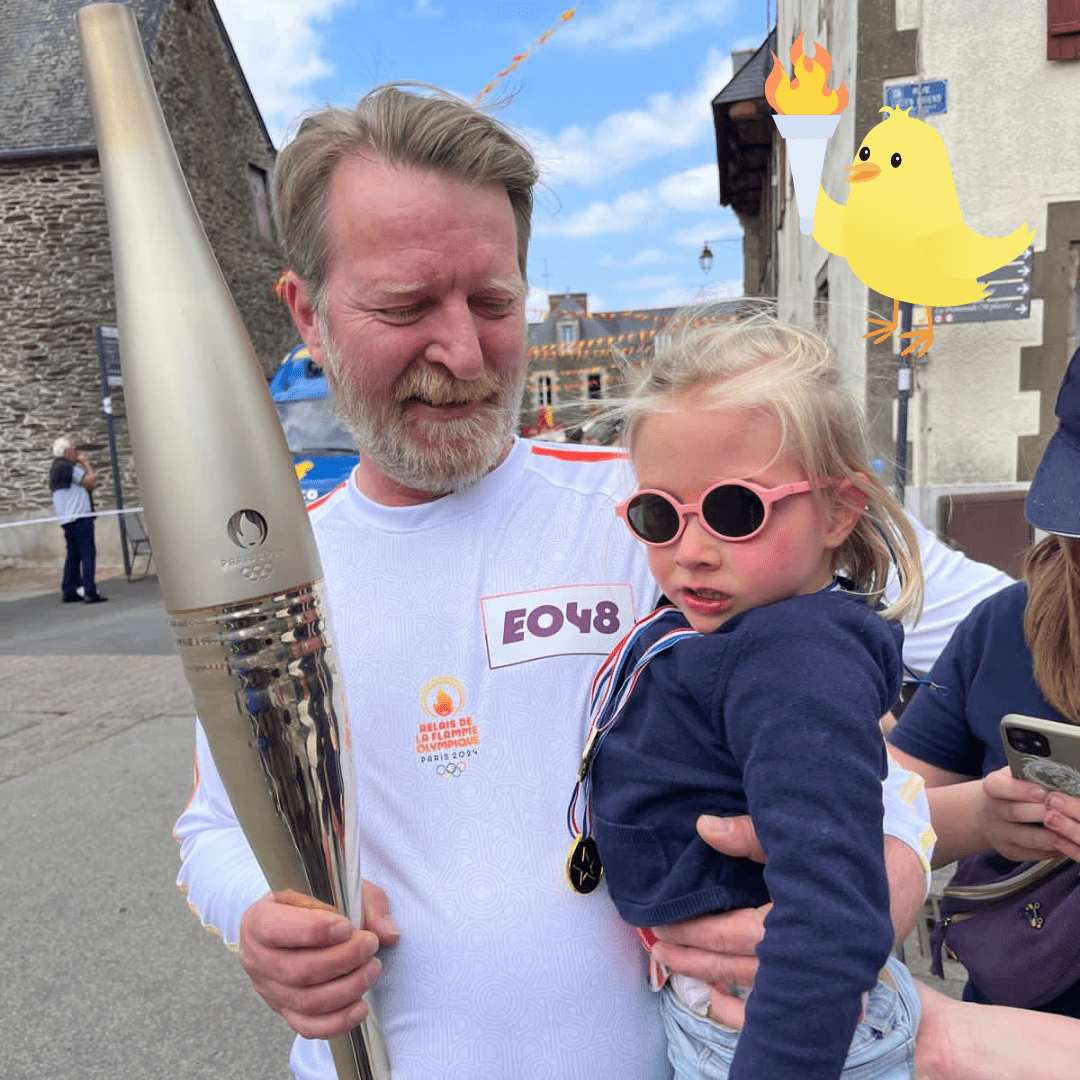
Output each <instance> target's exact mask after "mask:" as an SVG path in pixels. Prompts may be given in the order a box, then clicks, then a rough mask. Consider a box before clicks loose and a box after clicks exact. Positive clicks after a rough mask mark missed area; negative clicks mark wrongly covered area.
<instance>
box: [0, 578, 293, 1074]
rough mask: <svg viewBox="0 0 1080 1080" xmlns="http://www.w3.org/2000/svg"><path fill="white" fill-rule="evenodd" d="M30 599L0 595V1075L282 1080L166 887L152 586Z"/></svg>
mask: <svg viewBox="0 0 1080 1080" xmlns="http://www.w3.org/2000/svg"><path fill="white" fill-rule="evenodd" d="M57 576H58V575H57ZM48 589H49V591H47V592H46V591H42V592H40V593H38V594H37V595H29V596H27V595H21V594H19V595H17V597H16V598H15V599H5V598H4V596H5V594H4V593H3V592H0V821H2V822H3V849H2V865H3V867H4V874H3V875H2V876H0V912H3V915H2V916H0V940H2V941H3V957H4V962H3V975H4V978H3V979H0V1015H2V1016H3V1017H4V1024H3V1029H4V1037H3V1039H0V1076H2V1077H3V1078H4V1080H74V1078H78V1080H127V1078H132V1080H135V1078H138V1080H251V1078H265V1080H286V1078H287V1077H290V1076H291V1075H292V1074H291V1073H290V1071H289V1069H288V1067H287V1064H286V1063H287V1060H288V1051H289V1046H290V1044H291V1041H292V1033H291V1032H290V1031H289V1029H288V1027H287V1026H286V1025H285V1023H284V1021H282V1020H281V1019H280V1018H279V1017H277V1016H275V1015H274V1014H273V1013H272V1012H270V1010H269V1009H268V1008H267V1007H266V1006H265V1005H264V1004H263V1003H262V1001H260V1000H259V998H258V997H257V995H256V994H255V993H254V991H253V990H252V988H251V985H250V983H249V982H248V980H247V977H246V976H245V975H244V974H243V972H242V971H241V970H240V966H239V964H238V963H237V961H236V957H235V955H234V954H233V953H231V952H230V951H229V950H228V949H227V948H225V946H224V945H223V944H222V942H221V940H220V939H219V938H218V937H216V936H214V935H213V934H211V933H208V932H207V931H206V930H204V929H203V928H202V927H201V925H200V922H199V920H198V918H197V917H195V916H194V915H193V914H192V913H191V911H190V910H189V909H188V907H187V905H186V903H185V900H184V897H183V896H182V894H181V893H180V891H179V890H178V889H177V887H176V885H175V884H174V882H175V879H176V872H177V869H178V866H179V854H178V848H177V845H176V843H175V842H174V841H173V839H172V835H171V833H172V826H173V823H174V822H175V820H176V817H177V815H178V814H179V813H180V811H181V810H182V809H183V807H184V804H185V803H186V802H187V799H188V797H189V795H190V793H191V783H192V734H193V729H192V723H193V721H192V715H193V708H192V704H191V697H190V694H189V692H188V689H187V686H186V684H185V682H184V679H183V675H182V672H181V670H180V664H179V661H178V660H177V659H176V657H175V655H174V652H173V646H172V641H171V636H170V632H169V626H168V621H167V618H166V616H165V613H164V611H163V609H162V607H161V604H160V601H159V600H158V595H157V582H156V580H155V579H154V578H150V579H148V580H145V581H142V582H136V583H132V584H129V583H128V582H126V581H124V580H122V579H120V580H111V581H106V582H104V583H103V585H102V591H103V592H105V593H106V594H107V595H108V596H109V602H108V603H107V604H96V605H82V604H64V605H62V604H61V603H60V602H59V594H58V590H57V589H56V588H54V587H52V586H51V585H50V586H48Z"/></svg>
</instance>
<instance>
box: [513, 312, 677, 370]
mask: <svg viewBox="0 0 1080 1080" xmlns="http://www.w3.org/2000/svg"><path fill="white" fill-rule="evenodd" d="M675 311H676V309H675V308H647V309H642V310H640V311H603V312H596V313H594V314H590V315H583V314H582V313H581V311H580V309H579V308H577V307H575V306H574V305H573V304H560V305H559V306H558V307H556V308H555V310H554V311H552V312H550V313H549V314H548V315H547V316H546V317H545V318H544V320H543V321H542V322H536V323H530V324H529V358H530V359H539V358H541V357H547V356H552V357H555V356H594V355H601V354H606V353H608V352H610V350H611V349H612V347H615V348H618V349H619V350H620V351H621V352H623V353H625V354H626V355H627V356H629V355H631V354H633V353H636V352H641V351H642V350H643V349H644V348H651V346H652V341H653V338H654V337H655V336H656V334H657V333H659V332H660V331H661V330H662V329H663V328H664V326H665V325H666V323H667V320H668V319H669V318H671V316H672V315H673V314H674V313H675ZM568 318H574V319H576V320H577V322H578V339H577V340H576V341H574V342H573V343H572V344H570V345H559V344H557V343H558V329H557V327H558V324H559V323H560V322H564V321H566V320H567V319H568Z"/></svg>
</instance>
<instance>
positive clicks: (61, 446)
mask: <svg viewBox="0 0 1080 1080" xmlns="http://www.w3.org/2000/svg"><path fill="white" fill-rule="evenodd" d="M52 452H53V461H52V467H51V468H50V469H49V490H50V491H51V492H52V497H53V507H54V509H55V512H56V517H57V520H58V521H59V522H60V527H61V528H62V529H63V530H64V543H65V545H66V547H67V555H66V557H65V559H64V577H63V581H62V582H61V585H60V589H61V601H62V602H63V603H65V604H75V603H80V602H85V603H87V604H100V603H102V602H104V601H105V600H108V597H107V596H102V595H101V593H99V592H98V590H97V585H96V584H95V583H94V568H95V563H96V560H97V549H96V548H95V546H94V501H93V497H92V495H91V494H90V493H91V492H92V491H93V490H94V488H96V487H97V475H96V474H95V472H94V468H93V466H92V465H91V464H90V462H89V461H88V460H87V457H86V455H85V454H81V453H79V448H78V447H77V446H76V445H75V441H74V440H73V439H70V438H68V437H67V436H62V437H61V438H59V439H57V440H56V441H55V442H54V443H53V448H52ZM80 588H81V589H82V594H81V595H80V594H79V589H80Z"/></svg>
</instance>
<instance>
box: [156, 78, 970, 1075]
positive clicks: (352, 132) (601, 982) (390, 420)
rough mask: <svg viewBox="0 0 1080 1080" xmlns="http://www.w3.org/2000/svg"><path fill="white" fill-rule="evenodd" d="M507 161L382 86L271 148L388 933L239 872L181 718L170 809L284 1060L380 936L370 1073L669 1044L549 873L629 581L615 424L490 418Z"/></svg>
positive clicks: (627, 618) (429, 109)
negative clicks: (382, 1038) (334, 454)
mask: <svg viewBox="0 0 1080 1080" xmlns="http://www.w3.org/2000/svg"><path fill="white" fill-rule="evenodd" d="M536 179H537V175H536V168H535V164H534V162H533V160H532V157H531V155H530V154H529V152H528V151H527V150H526V149H525V148H524V147H523V146H521V145H520V144H519V143H518V142H517V141H516V140H515V139H513V138H512V137H511V136H510V135H509V134H508V133H507V132H506V131H505V129H503V128H502V127H501V126H500V125H498V124H496V123H495V122H494V121H492V120H491V119H490V118H489V117H487V116H486V115H484V114H482V113H480V112H478V111H477V110H475V109H473V108H471V107H470V106H467V105H465V104H464V103H462V102H459V101H457V100H455V99H449V98H446V97H442V96H437V95H436V96H432V97H421V96H418V95H415V94H412V93H406V92H403V91H401V90H398V89H395V88H384V89H381V90H378V91H375V92H373V93H372V94H370V95H368V97H366V98H365V99H364V100H362V101H361V103H360V105H359V106H358V107H357V109H356V110H355V111H354V112H347V111H344V110H334V109H328V110H325V111H324V112H321V113H319V114H317V115H315V116H313V117H310V118H308V119H307V120H305V122H304V123H303V125H302V126H301V128H300V130H299V132H298V134H297V137H296V139H295V140H294V141H293V143H291V144H290V145H289V146H288V147H286V148H285V150H283V152H282V154H281V155H280V157H279V159H278V165H277V170H276V175H275V203H276V206H275V212H276V213H277V214H278V217H279V225H280V229H281V234H282V236H283V237H284V241H285V245H286V249H287V252H288V257H289V263H290V265H291V266H292V268H293V269H292V270H291V271H290V272H289V275H288V279H287V285H286V288H285V295H286V299H287V300H288V303H289V306H290V310H291V311H292V314H293V317H294V319H295V321H296V324H297V326H298V328H299V330H300V333H301V335H302V336H303V338H304V341H305V343H306V344H307V345H308V347H309V349H310V350H311V354H312V357H313V358H314V359H315V360H316V362H318V363H321V364H323V365H324V367H325V368H326V370H327V374H328V377H329V379H330V383H331V386H332V388H333V392H334V395H335V398H336V401H337V403H338V405H339V408H340V409H341V411H342V413H343V415H344V417H345V418H346V421H347V423H348V424H349V426H350V427H351V429H352V430H353V432H354V434H355V435H356V438H357V443H358V446H359V448H360V452H361V454H360V463H359V465H358V466H357V468H356V470H355V471H354V473H353V476H352V478H351V479H350V481H349V483H348V484H347V485H343V486H342V487H341V488H339V489H338V490H337V491H336V492H334V493H333V494H332V495H330V496H329V497H328V498H327V499H326V500H324V501H323V502H322V503H321V504H318V505H317V506H316V507H315V508H314V509H313V511H312V523H313V526H314V528H315V531H316V535H317V538H318V542H319V547H320V554H321V557H322V561H323V567H324V571H325V576H326V581H327V586H328V596H329V601H330V607H331V609H332V611H333V613H334V629H335V638H336V645H337V652H338V659H339V668H340V670H341V672H342V679H343V686H344V691H345V696H346V699H347V700H348V703H349V712H350V730H351V740H352V753H353V759H354V768H355V771H356V775H357V777H358V786H359V788H360V795H359V802H360V805H359V808H358V814H359V822H360V829H361V832H362V834H363V836H362V841H361V844H362V868H363V872H364V874H365V877H367V878H369V879H370V880H371V881H374V882H377V883H379V884H380V885H382V886H384V887H385V888H386V890H387V894H388V895H389V899H390V902H391V904H392V907H393V913H394V917H395V919H396V920H397V922H398V923H400V926H401V934H400V940H398V934H397V928H396V924H395V922H394V921H393V920H389V918H388V916H387V912H386V906H385V899H384V898H381V897H379V896H378V895H377V894H373V893H370V892H369V894H368V896H367V898H366V899H367V901H368V903H367V904H366V905H365V906H366V908H367V916H368V920H369V921H367V926H368V927H369V928H370V930H371V931H375V932H377V933H378V935H379V939H380V940H381V942H382V944H383V945H388V944H391V943H393V942H396V944H393V947H392V948H386V949H384V950H383V952H382V954H381V957H380V959H373V954H374V950H375V947H376V944H377V940H376V936H375V933H372V932H369V931H356V930H352V929H351V928H350V927H349V926H348V925H347V924H346V923H345V922H344V920H343V919H341V918H340V917H339V916H336V915H334V914H332V913H330V912H326V911H312V910H310V909H306V908H302V907H299V906H295V905H292V904H290V903H288V902H287V900H288V898H287V897H277V896H267V895H266V892H267V887H266V884H265V881H264V880H263V878H262V875H261V874H260V873H259V871H258V867H257V866H256V865H255V863H254V860H253V858H252V856H251V854H250V851H249V850H248V848H247V845H246V842H245V841H244V839H243V836H242V835H241V834H240V832H239V829H238V826H237V825H236V821H235V818H234V816H233V814H232V811H231V808H230V807H229V805H228V800H227V798H226V797H225V794H224V791H223V789H222V787H221V784H220V780H219V779H218V777H217V774H216V771H215V770H214V767H213V762H212V760H211V759H210V756H209V753H208V750H207V747H206V742H205V738H204V737H203V736H202V734H201V732H200V733H199V736H198V763H199V776H200V780H199V784H198V787H197V789H196V793H195V796H194V797H193V800H192V803H191V805H190V806H189V808H188V810H187V811H185V813H184V815H183V816H182V817H181V819H180V822H179V823H178V826H177V834H178V836H179V838H180V840H181V844H182V856H183V860H184V865H183V868H182V870H181V874H180V879H179V880H180V884H181V886H182V887H183V888H184V889H185V890H186V891H187V892H188V898H189V901H190V902H191V903H192V905H193V906H194V908H195V909H196V910H197V911H198V912H199V913H200V915H201V917H202V918H203V920H204V921H205V922H207V923H209V924H212V925H214V926H215V927H217V928H218V929H220V930H221V932H222V933H223V935H224V937H225V939H226V940H227V941H232V942H237V941H238V942H239V945H240V954H241V962H242V963H243V965H244V967H245V970H246V971H247V972H248V974H249V976H250V977H251V979H252V981H253V983H254V985H255V987H256V989H257V990H258V991H259V993H260V994H262V996H263V997H264V998H265V999H266V1000H267V1001H268V1003H269V1004H270V1005H271V1006H272V1007H273V1008H274V1009H276V1010H277V1011H278V1012H280V1013H281V1014H282V1015H283V1016H284V1017H285V1018H286V1020H288V1021H289V1023H290V1024H291V1025H292V1026H293V1027H294V1028H295V1029H296V1030H297V1031H298V1032H300V1033H301V1035H303V1036H307V1038H300V1039H298V1040H297V1042H296V1044H295V1046H294V1049H293V1053H292V1057H291V1059H290V1064H291V1066H292V1068H293V1070H294V1072H295V1073H296V1075H297V1076H299V1077H301V1078H303V1080H308V1078H311V1080H315V1078H328V1077H330V1076H332V1075H333V1073H332V1065H331V1063H330V1057H329V1053H328V1051H327V1049H326V1046H325V1043H322V1042H319V1041H311V1040H320V1039H324V1038H326V1037H330V1036H333V1035H336V1034H339V1033H341V1032H343V1031H345V1030H347V1029H348V1028H349V1027H350V1026H352V1025H353V1024H355V1023H357V1022H358V1021H359V1020H360V1018H361V1017H362V1016H363V1015H365V1012H366V1006H365V1005H364V1004H363V1003H362V1002H360V1001H359V997H360V995H361V994H362V993H363V992H365V991H366V990H367V989H368V988H369V987H370V986H371V985H372V984H373V983H375V980H376V976H379V970H380V967H381V966H382V965H385V968H384V970H383V971H382V974H381V976H379V977H378V981H377V983H375V991H374V994H373V998H374V1008H375V1011H376V1014H377V1016H378V1019H379V1021H380V1023H381V1025H382V1027H383V1029H384V1033H385V1035H386V1039H387V1044H388V1050H389V1055H390V1058H391V1062H392V1065H393V1069H394V1076H395V1080H414V1078H415V1080H421V1078H422V1080H432V1078H438V1077H442V1076H446V1077H449V1076H456V1075H463V1076H469V1077H470V1078H486V1077H490V1078H499V1080H505V1078H510V1077H523V1076H530V1075H537V1076H545V1077H553V1078H558V1080H563V1078H570V1077H581V1078H589V1080H604V1078H608V1077H616V1076H618V1077H625V1078H626V1080H656V1078H658V1077H663V1076H665V1075H670V1070H669V1067H668V1066H667V1064H666V1060H665V1055H664V1046H663V1038H662V1034H661V1031H660V1026H659V1022H658V1016H657V1015H656V1006H655V1004H654V1002H653V1000H652V998H651V994H650V991H649V990H648V988H647V986H646V983H645V979H644V974H643V972H644V961H643V956H642V954H641V951H640V946H639V945H638V944H637V942H636V938H634V936H633V934H632V933H631V932H630V931H629V930H628V928H627V927H626V926H625V925H623V924H622V923H620V922H619V920H618V918H617V917H616V915H615V913H614V909H613V908H612V905H611V904H610V902H609V900H608V898H607V896H606V892H605V890H603V889H599V890H597V891H596V892H594V893H592V894H590V895H588V896H580V895H577V894H575V893H574V892H573V891H571V889H570V887H569V885H568V884H567V883H566V881H565V879H564V876H563V875H564V866H565V859H566V856H567V854H568V852H569V847H570V837H569V836H568V835H567V833H566V829H565V811H566V804H567V801H568V798H569V795H570V791H571V788H572V786H573V778H574V777H575V775H576V772H577V765H578V759H579V755H580V751H581V745H582V741H583V737H584V724H585V711H586V709H585V705H586V697H587V693H588V686H589V683H590V681H591V679H592V676H593V674H594V673H595V670H596V668H597V666H598V663H599V660H600V658H601V657H602V656H603V655H606V653H607V652H608V651H609V649H610V648H611V646H612V645H613V644H614V643H615V642H616V641H617V639H618V637H619V636H620V635H621V633H622V632H623V631H624V630H625V629H626V628H627V627H629V626H630V625H631V623H632V622H633V621H634V619H635V618H637V617H640V616H641V615H642V614H644V613H645V612H647V611H648V610H649V609H650V607H651V606H652V603H653V600H654V598H655V587H654V585H653V584H652V581H651V578H650V576H649V573H648V568H647V566H646V563H645V560H644V559H643V558H642V557H641V556H640V553H639V551H638V550H637V549H636V546H635V545H634V544H633V542H632V541H631V540H629V539H628V538H627V539H624V538H623V537H622V536H620V535H619V531H618V530H616V529H615V522H614V514H613V507H614V505H615V503H616V502H617V501H618V500H619V499H620V498H621V497H622V496H623V494H625V490H627V489H628V487H629V485H630V484H631V482H632V481H631V477H630V475H629V473H628V472H624V465H623V462H622V460H621V455H620V454H618V453H616V452H612V451H609V450H603V449H597V448H573V447H554V446H545V445H540V444H530V443H527V442H524V441H521V440H517V439H515V438H514V437H513V430H514V426H515V422H516V416H517V409H518V403H519V400H520V397H521V393H522V388H523V385H524V379H525V361H524V353H525V323H524V298H525V293H526V286H525V267H526V254H527V245H528V238H529V227H530V218H531V210H532V190H533V187H534V185H535V183H536ZM931 588H932V586H931ZM965 610H966V609H965ZM901 816H902V812H901ZM915 832H916V837H915V838H913V839H912V840H911V844H912V846H913V847H917V846H918V838H917V834H918V828H916V829H915ZM905 860H906V862H905ZM897 862H898V863H899V864H900V865H901V869H899V870H897V869H896V868H895V866H896V863H897ZM893 868H894V872H893V873H891V874H890V878H891V881H892V883H893V886H894V897H895V896H897V895H899V896H906V897H907V898H908V902H907V905H906V910H907V920H908V921H907V925H908V926H910V925H911V921H913V919H914V915H915V912H916V911H917V909H918V908H919V906H920V905H921V901H922V895H923V893H922V888H923V871H922V868H921V867H920V864H919V859H918V857H917V856H916V855H915V854H914V852H913V851H911V850H909V849H908V848H906V847H904V846H903V845H902V844H895V842H894V845H893ZM744 924H745V926H746V930H745V931H742V930H741V929H740V928H741V927H742V926H743V925H744ZM731 927H735V937H736V938H737V939H738V942H739V944H738V945H736V946H735V947H731V946H726V945H725V935H726V934H727V933H728V930H729V928H731ZM760 927H761V913H758V912H750V913H736V914H734V915H732V916H718V917H712V919H711V920H710V919H705V920H699V922H698V923H697V924H695V925H694V926H691V927H689V928H687V927H682V928H676V929H674V930H662V932H661V936H663V937H666V938H669V939H671V940H670V941H669V942H667V943H665V944H664V945H662V946H661V950H662V955H663V958H664V959H666V960H668V961H670V962H671V963H673V964H676V965H678V964H682V965H683V967H685V968H686V970H687V973H689V974H696V975H699V976H700V975H702V974H704V973H706V972H707V973H708V974H705V977H710V976H712V977H714V978H715V979H716V980H720V979H721V978H726V979H727V981H738V982H749V981H751V980H752V968H753V963H754V962H753V958H752V956H749V957H745V958H744V959H736V960H735V961H734V966H728V965H729V963H730V961H729V958H727V957H724V956H722V955H721V956H719V957H717V955H716V954H718V953H719V954H722V953H725V952H751V953H752V949H753V941H754V940H756V937H757V936H759V935H760ZM748 940H749V941H750V944H749V946H747V945H746V944H745V943H746V941H748ZM745 972H748V974H747V975H745V976H744V973H745ZM728 973H730V974H728ZM736 974H737V975H738V977H737V978H735V977H733V976H735V975H736Z"/></svg>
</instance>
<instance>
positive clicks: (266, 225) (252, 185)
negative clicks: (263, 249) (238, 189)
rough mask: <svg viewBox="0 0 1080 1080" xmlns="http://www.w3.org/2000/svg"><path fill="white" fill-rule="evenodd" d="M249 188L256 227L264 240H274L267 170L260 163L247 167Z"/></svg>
mask: <svg viewBox="0 0 1080 1080" xmlns="http://www.w3.org/2000/svg"><path fill="white" fill-rule="evenodd" d="M247 175H248V188H249V189H250V190H251V209H252V212H253V213H254V215H255V229H256V231H257V232H258V234H259V235H260V236H261V237H262V238H263V239H264V240H273V238H274V236H273V233H272V232H271V231H270V198H269V195H268V194H267V193H268V191H269V187H268V185H267V176H266V170H265V169H260V168H259V166H258V165H249V166H248V169H247Z"/></svg>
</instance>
